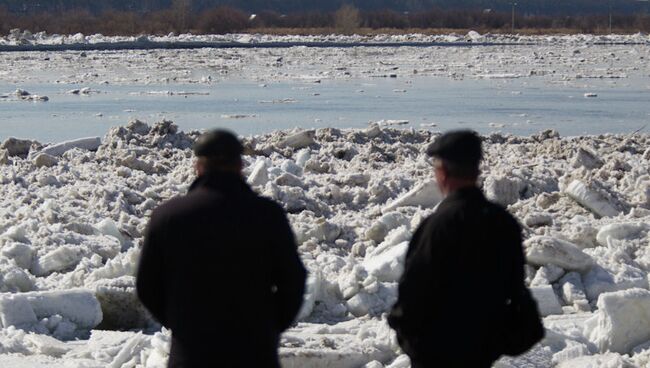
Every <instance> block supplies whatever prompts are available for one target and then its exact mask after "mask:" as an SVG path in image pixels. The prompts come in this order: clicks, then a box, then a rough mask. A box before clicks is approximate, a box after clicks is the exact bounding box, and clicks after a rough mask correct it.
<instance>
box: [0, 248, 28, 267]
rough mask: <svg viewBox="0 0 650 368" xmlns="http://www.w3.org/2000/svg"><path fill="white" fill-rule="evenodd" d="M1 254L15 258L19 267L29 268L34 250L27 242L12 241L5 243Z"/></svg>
mask: <svg viewBox="0 0 650 368" xmlns="http://www.w3.org/2000/svg"><path fill="white" fill-rule="evenodd" d="M0 254H2V255H3V256H5V257H7V258H9V259H13V260H14V262H16V265H17V266H18V267H21V268H24V269H28V268H29V267H30V266H31V264H32V257H33V254H34V252H33V250H32V247H30V246H29V245H27V244H24V243H15V242H12V243H8V244H5V246H4V247H2V251H0Z"/></svg>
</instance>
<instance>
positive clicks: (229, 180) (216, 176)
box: [189, 171, 252, 193]
mask: <svg viewBox="0 0 650 368" xmlns="http://www.w3.org/2000/svg"><path fill="white" fill-rule="evenodd" d="M199 188H205V189H208V190H215V191H218V192H224V193H252V190H251V188H250V187H249V186H248V184H246V182H245V181H244V178H242V176H241V175H240V174H236V173H230V172H223V171H212V172H208V173H205V174H203V175H201V176H199V177H198V178H196V179H195V180H194V182H193V183H192V185H190V189H189V192H192V191H194V190H197V189H199Z"/></svg>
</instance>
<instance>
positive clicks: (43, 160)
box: [34, 153, 59, 167]
mask: <svg viewBox="0 0 650 368" xmlns="http://www.w3.org/2000/svg"><path fill="white" fill-rule="evenodd" d="M58 163H59V160H58V159H57V158H56V157H54V156H52V155H49V154H47V153H39V154H37V155H36V157H35V158H34V165H36V167H52V166H56V164H58Z"/></svg>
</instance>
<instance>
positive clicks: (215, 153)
mask: <svg viewBox="0 0 650 368" xmlns="http://www.w3.org/2000/svg"><path fill="white" fill-rule="evenodd" d="M243 152H244V146H243V145H242V144H241V142H240V141H239V139H237V137H236V136H235V135H234V134H233V133H231V132H229V131H227V130H223V129H216V130H212V131H209V132H207V133H204V134H203V135H201V136H200V137H199V139H197V140H196V143H194V154H195V155H197V156H203V157H216V158H224V159H231V158H237V157H239V156H241V154H242V153H243Z"/></svg>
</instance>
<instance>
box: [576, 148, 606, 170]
mask: <svg viewBox="0 0 650 368" xmlns="http://www.w3.org/2000/svg"><path fill="white" fill-rule="evenodd" d="M603 165H604V162H603V160H601V159H600V157H598V154H596V153H595V152H594V151H592V150H590V149H588V148H583V147H580V148H578V152H577V153H576V155H575V157H574V158H573V162H572V163H571V166H573V167H574V168H579V167H580V166H584V167H586V168H587V169H597V168H600V167H602V166H603Z"/></svg>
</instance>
